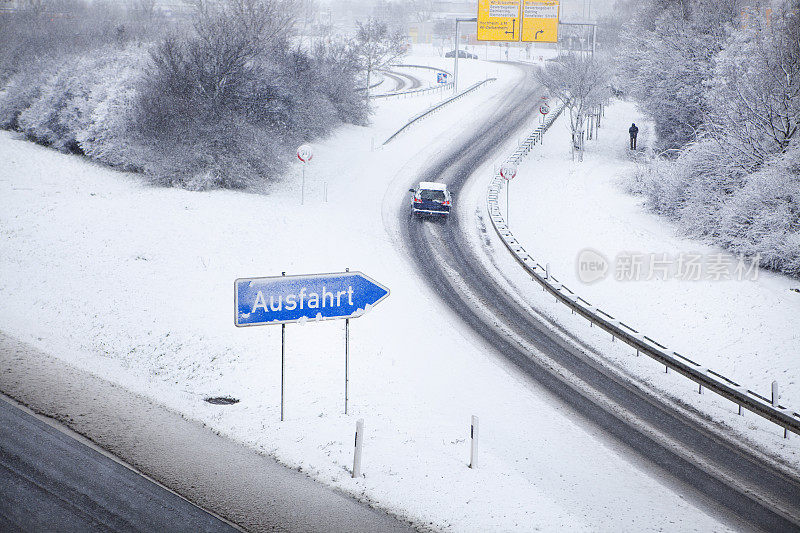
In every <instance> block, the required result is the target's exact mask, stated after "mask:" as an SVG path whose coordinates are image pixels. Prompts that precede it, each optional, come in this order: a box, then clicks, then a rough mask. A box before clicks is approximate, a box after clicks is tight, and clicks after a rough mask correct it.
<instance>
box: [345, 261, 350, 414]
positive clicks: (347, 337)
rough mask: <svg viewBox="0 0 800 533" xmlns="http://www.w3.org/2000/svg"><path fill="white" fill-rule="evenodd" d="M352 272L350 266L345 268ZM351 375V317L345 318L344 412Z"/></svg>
mask: <svg viewBox="0 0 800 533" xmlns="http://www.w3.org/2000/svg"><path fill="white" fill-rule="evenodd" d="M344 271H345V272H350V269H349V268H345V269H344ZM349 376H350V319H349V318H345V319H344V414H347V382H348V381H349Z"/></svg>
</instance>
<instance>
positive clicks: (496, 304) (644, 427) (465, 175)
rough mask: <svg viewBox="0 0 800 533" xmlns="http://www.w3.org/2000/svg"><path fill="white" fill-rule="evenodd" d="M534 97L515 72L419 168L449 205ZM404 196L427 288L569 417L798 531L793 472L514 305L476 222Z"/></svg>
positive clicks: (741, 515)
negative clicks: (424, 213) (507, 85)
mask: <svg viewBox="0 0 800 533" xmlns="http://www.w3.org/2000/svg"><path fill="white" fill-rule="evenodd" d="M521 68H528V67H521ZM539 97H540V90H539V89H538V88H537V87H536V85H535V83H533V81H532V79H531V78H530V77H528V78H527V79H525V80H523V81H521V82H520V83H518V84H517V85H516V86H515V87H513V88H512V89H510V90H509V92H508V94H507V97H506V99H505V101H504V103H503V104H502V105H500V107H499V109H497V111H496V112H495V113H494V114H493V116H492V120H491V122H490V123H487V124H485V125H483V127H481V128H479V130H478V131H475V133H474V134H473V135H472V136H471V137H470V138H468V139H465V140H464V141H463V142H461V143H458V144H456V145H453V146H451V147H450V150H449V151H448V152H446V153H443V154H442V155H441V156H440V157H439V158H438V159H437V160H436V161H434V162H432V163H431V164H430V165H429V166H428V168H426V169H424V170H422V171H421V172H420V173H419V176H440V178H439V181H443V182H445V183H447V184H448V187H449V188H450V189H451V191H452V193H453V198H454V200H453V205H454V206H455V207H456V209H457V208H458V205H459V203H458V195H459V191H460V190H461V189H462V188H463V187H464V185H465V183H467V181H468V180H469V179H470V177H471V176H472V174H473V171H474V169H476V168H478V167H479V166H480V165H481V164H482V163H484V162H486V161H488V160H489V157H490V156H491V155H492V154H494V152H495V150H496V149H497V147H498V146H500V145H501V144H502V143H503V141H504V140H505V139H507V138H509V136H510V135H511V134H514V133H515V132H518V130H519V129H520V128H521V127H522V125H523V122H524V121H525V120H526V119H528V117H531V116H535V113H536V107H537V106H538V104H539V101H540V100H539ZM545 147H546V144H545ZM541 149H545V148H541ZM484 178H486V176H484ZM419 179H421V178H418V180H419ZM402 200H403V204H402V206H400V207H399V208H398V209H399V213H400V216H401V217H402V223H401V232H402V239H401V240H402V242H404V243H410V244H411V245H410V246H407V249H408V253H409V254H410V255H411V257H412V258H413V259H414V261H415V262H416V264H417V266H418V268H419V270H420V272H421V273H422V275H423V277H424V278H425V279H426V280H427V281H428V282H429V285H430V287H431V288H432V289H433V290H434V292H437V293H438V294H439V295H440V297H441V298H442V299H443V300H444V301H445V302H446V303H447V305H448V306H449V307H450V308H451V309H452V310H453V311H454V312H455V313H456V314H457V315H458V316H460V317H461V319H462V320H463V321H464V322H466V323H467V324H468V325H469V326H470V327H472V328H473V330H474V331H476V332H477V333H478V334H479V335H481V336H482V337H483V338H484V339H485V340H486V342H487V343H488V344H489V345H491V346H493V347H494V349H495V350H497V352H499V353H501V354H502V355H503V356H505V357H506V358H508V359H509V360H510V361H512V362H513V363H514V364H515V365H516V366H517V367H518V368H519V369H520V370H521V371H523V372H525V373H526V374H528V375H529V376H530V377H531V378H532V379H533V380H534V381H536V382H538V383H539V384H540V385H541V386H542V388H543V389H544V390H546V391H547V392H549V393H550V394H551V395H553V396H554V397H556V398H557V399H558V400H559V401H560V402H562V404H564V405H565V406H567V407H568V408H570V410H571V411H572V412H573V414H574V416H575V417H578V418H583V419H584V420H585V421H586V422H587V423H589V424H592V425H594V426H595V427H597V428H599V429H601V430H603V431H604V432H606V434H607V435H609V436H610V437H611V438H613V439H615V440H617V441H618V442H620V443H622V444H623V445H624V446H626V447H627V448H628V449H629V450H630V452H631V453H632V454H634V455H635V456H638V458H643V459H645V460H646V461H647V462H649V463H650V464H651V465H653V467H654V468H655V469H656V470H660V471H661V472H662V473H663V474H664V475H665V477H668V478H671V479H672V480H673V481H675V482H677V483H678V484H679V485H680V486H682V487H686V490H687V494H688V495H689V496H690V497H693V498H694V499H695V501H697V502H698V504H699V505H700V506H701V507H704V508H706V509H709V510H711V511H712V512H714V514H715V515H717V516H721V518H722V519H726V520H727V521H728V522H729V523H730V524H731V525H732V526H733V527H735V528H748V527H752V528H754V529H762V530H766V531H798V530H800V480H799V479H798V474H797V473H794V474H792V473H790V472H789V471H788V469H784V468H781V467H779V466H776V465H775V464H773V463H772V462H770V461H767V460H765V459H764V458H763V457H762V456H760V455H759V454H757V453H753V452H752V451H751V450H748V449H746V448H744V447H743V446H740V445H739V444H738V443H736V442H733V441H732V440H730V439H728V438H726V437H724V436H722V435H719V434H717V433H716V432H712V431H709V430H708V428H707V427H706V426H703V425H701V424H699V423H698V422H697V421H693V420H691V419H690V418H689V417H687V416H685V415H684V414H682V413H680V412H677V411H676V410H675V408H674V407H668V406H665V405H663V404H662V403H660V402H658V401H657V400H656V399H654V398H653V397H651V395H650V394H648V392H647V391H646V390H644V389H642V388H640V387H639V386H637V385H636V384H634V383H631V382H630V381H629V379H627V378H626V377H625V376H621V375H619V374H618V372H617V371H615V370H614V369H613V368H608V367H607V366H606V365H604V364H602V362H600V361H599V360H597V359H596V358H592V357H591V356H590V355H587V352H590V350H589V349H588V348H587V347H585V346H581V343H580V341H579V340H578V339H576V338H575V337H574V336H573V335H572V334H570V333H569V332H567V331H565V330H563V329H561V328H560V326H558V325H555V324H552V323H549V322H548V321H546V319H543V318H541V317H538V316H534V315H532V314H530V313H529V312H526V311H525V310H524V309H522V308H520V306H519V304H518V303H517V302H516V301H515V300H514V299H513V298H512V297H511V296H510V295H509V294H508V293H507V292H506V289H504V287H502V286H501V285H500V284H499V282H497V281H496V278H495V277H494V275H493V274H492V273H490V272H488V271H487V270H486V267H485V266H484V264H483V263H482V262H481V261H480V260H479V259H478V258H476V257H475V252H474V250H472V249H471V247H470V245H469V243H468V242H466V239H465V238H464V233H465V232H468V231H474V227H475V224H474V223H473V222H472V220H473V219H471V218H469V217H468V220H470V224H471V226H469V227H466V228H462V227H460V226H459V220H458V217H456V216H451V218H450V220H449V221H448V222H446V223H442V222H437V221H434V220H418V219H415V218H411V217H409V213H408V210H409V208H408V205H407V198H406V197H403V199H402ZM489 231H491V230H489ZM502 253H505V250H502ZM453 271H455V272H457V273H458V275H459V277H460V278H461V280H462V281H464V282H465V283H466V284H467V285H468V288H466V289H465V288H463V287H462V285H460V284H458V283H454V280H453V279H452V277H451V275H450V274H448V272H453ZM531 290H534V285H533V283H532V285H531ZM497 322H501V323H502V324H503V325H504V328H505V329H506V330H510V331H511V332H513V334H514V336H515V337H516V339H519V340H521V341H522V342H518V341H516V340H515V339H514V338H513V337H509V336H508V335H505V334H502V333H501V332H500V330H499V329H498V328H497V327H496V326H495V325H494V324H496V323H497ZM555 330H558V331H555ZM526 345H527V346H526ZM530 346H532V347H533V349H531V348H530Z"/></svg>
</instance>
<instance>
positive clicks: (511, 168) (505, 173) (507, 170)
mask: <svg viewBox="0 0 800 533" xmlns="http://www.w3.org/2000/svg"><path fill="white" fill-rule="evenodd" d="M500 175H501V176H502V177H503V179H505V180H507V181H508V180H512V179H514V176H516V175H517V166H516V165H514V164H513V163H505V164H504V165H503V166H502V167H500Z"/></svg>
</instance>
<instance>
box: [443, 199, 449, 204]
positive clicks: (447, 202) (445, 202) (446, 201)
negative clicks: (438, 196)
mask: <svg viewBox="0 0 800 533" xmlns="http://www.w3.org/2000/svg"><path fill="white" fill-rule="evenodd" d="M442 205H450V200H445V201H444V202H442Z"/></svg>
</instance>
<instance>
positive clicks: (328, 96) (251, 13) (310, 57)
mask: <svg viewBox="0 0 800 533" xmlns="http://www.w3.org/2000/svg"><path fill="white" fill-rule="evenodd" d="M278 4H279V2H278V0H247V1H243V2H241V3H233V4H230V5H227V7H226V5H220V6H217V7H209V8H208V10H207V11H204V12H203V13H202V14H201V16H200V17H199V19H198V20H197V22H196V24H195V26H194V29H193V31H191V32H186V33H183V34H175V35H172V36H170V37H168V38H166V39H164V40H163V41H162V42H161V43H160V44H158V45H157V46H155V47H154V48H153V49H152V50H151V53H150V55H151V61H150V65H149V67H147V68H146V71H145V75H144V76H142V78H141V83H140V84H139V86H138V97H137V104H136V106H135V109H136V113H135V118H134V120H133V121H132V123H133V127H134V129H135V136H136V137H137V138H139V139H141V141H142V143H143V144H144V145H145V146H146V147H147V149H148V150H149V151H151V152H152V153H157V154H159V155H160V157H158V158H156V159H154V160H152V161H150V162H148V164H147V165H145V167H144V169H145V172H146V173H147V174H149V175H150V176H151V177H152V178H153V179H154V180H155V181H157V182H158V183H163V184H171V185H175V184H178V185H181V186H184V187H189V188H193V189H204V188H211V187H235V188H239V187H259V186H260V185H261V184H263V183H264V182H265V181H266V180H270V179H274V178H276V177H277V175H278V173H279V170H280V169H281V168H282V166H283V165H284V164H285V163H286V161H288V159H289V157H290V156H291V155H293V152H294V149H295V147H296V146H297V144H300V143H302V142H305V141H308V140H310V139H312V138H316V137H320V136H324V135H326V134H328V133H329V132H330V131H331V130H332V128H333V127H334V126H336V125H337V124H339V123H341V122H342V121H348V122H355V123H363V122H364V121H365V119H366V115H367V108H366V104H365V103H364V102H363V101H362V100H360V99H359V98H358V92H357V90H356V75H357V74H358V68H359V66H358V64H357V62H355V61H353V60H352V59H350V58H349V56H348V55H347V54H346V53H345V52H346V47H345V48H342V47H341V46H340V44H333V45H318V46H316V47H315V48H314V49H313V52H312V53H309V52H305V51H302V50H300V49H297V48H295V47H293V46H291V45H290V44H289V41H288V40H287V34H286V32H285V28H283V27H282V26H281V22H280V21H276V20H273V19H272V18H270V16H271V15H270V13H272V12H273V11H274V9H275V8H276V6H278ZM248 6H249V7H248ZM278 7H279V6H278Z"/></svg>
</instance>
